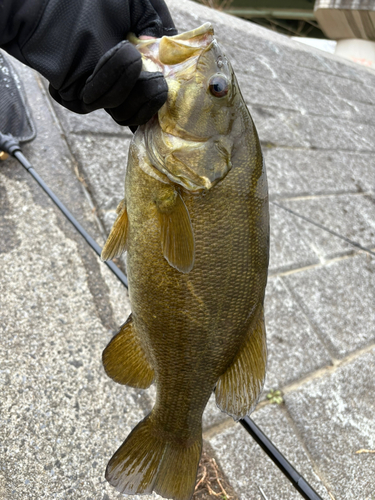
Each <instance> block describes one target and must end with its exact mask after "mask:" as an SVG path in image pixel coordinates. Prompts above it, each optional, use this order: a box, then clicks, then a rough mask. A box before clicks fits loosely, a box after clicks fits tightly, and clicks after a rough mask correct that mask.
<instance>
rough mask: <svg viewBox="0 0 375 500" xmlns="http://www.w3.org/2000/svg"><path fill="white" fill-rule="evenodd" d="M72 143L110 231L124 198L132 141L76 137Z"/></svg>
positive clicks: (86, 181)
mask: <svg viewBox="0 0 375 500" xmlns="http://www.w3.org/2000/svg"><path fill="white" fill-rule="evenodd" d="M69 141H70V145H71V149H72V152H73V154H74V156H75V158H76V160H77V161H78V163H79V165H80V171H81V173H82V174H83V177H84V180H85V183H86V184H87V186H88V189H89V191H90V193H91V195H92V198H93V200H94V203H95V206H96V207H97V211H98V214H99V216H100V218H101V220H102V221H103V222H104V223H105V227H106V229H107V231H109V230H110V229H111V227H112V223H113V221H114V219H115V217H116V212H115V211H116V207H117V205H118V204H119V203H120V201H121V200H122V199H123V197H124V189H125V187H124V186H125V172H126V165H127V163H128V150H129V144H130V138H129V137H127V136H126V137H125V136H124V137H101V138H100V140H98V138H97V137H96V136H93V135H85V136H77V135H72V136H71V137H70V139H69Z"/></svg>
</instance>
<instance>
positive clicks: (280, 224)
mask: <svg viewBox="0 0 375 500" xmlns="http://www.w3.org/2000/svg"><path fill="white" fill-rule="evenodd" d="M301 226H302V224H301V222H300V220H298V218H297V217H293V216H291V214H289V213H287V212H286V211H285V210H282V209H281V208H279V207H277V206H275V205H273V204H270V264H269V274H271V275H272V274H276V273H279V272H283V271H288V270H290V269H296V268H300V267H305V266H309V265H312V264H315V263H318V262H319V258H318V256H317V254H316V252H314V250H313V248H312V247H311V245H310V244H309V241H308V240H307V239H306V238H305V237H303V236H302V235H301Z"/></svg>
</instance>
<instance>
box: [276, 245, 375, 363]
mask: <svg viewBox="0 0 375 500" xmlns="http://www.w3.org/2000/svg"><path fill="white" fill-rule="evenodd" d="M374 270H375V259H374V258H373V257H371V256H370V255H368V254H360V255H356V256H354V257H349V258H342V259H339V260H337V261H332V262H331V263H329V264H328V265H325V266H318V267H315V268H312V269H306V270H304V271H301V272H298V273H293V274H290V275H289V276H285V277H284V278H283V280H284V282H286V284H287V286H288V288H289V290H291V291H292V293H293V295H294V296H295V297H296V298H297V301H298V303H299V304H300V306H301V307H302V309H303V310H304V312H305V314H306V315H307V316H308V318H309V320H310V321H311V322H312V324H313V326H314V328H315V329H318V331H320V335H321V338H323V339H324V341H325V343H326V345H328V347H329V349H330V352H331V354H332V355H333V356H334V357H337V358H342V357H344V356H347V355H348V354H350V353H352V352H354V351H356V350H358V349H361V348H363V347H366V346H368V345H371V344H372V343H373V342H374V340H375V300H374V289H375V273H374Z"/></svg>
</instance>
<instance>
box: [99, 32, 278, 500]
mask: <svg viewBox="0 0 375 500" xmlns="http://www.w3.org/2000/svg"><path fill="white" fill-rule="evenodd" d="M213 35H214V33H213V29H212V26H211V25H210V24H209V23H206V24H205V25H203V26H201V27H200V28H197V29H196V30H192V31H190V32H187V33H182V34H179V35H176V36H173V37H163V38H161V39H153V40H135V42H136V43H137V48H138V50H139V51H140V52H141V54H142V58H143V65H144V69H145V70H146V71H162V72H163V74H164V76H165V78H166V81H167V83H168V99H167V102H166V103H165V104H164V106H163V107H162V108H161V109H160V110H159V112H158V115H157V116H154V117H153V118H152V119H151V120H150V121H149V122H148V123H147V124H146V125H143V126H141V127H139V128H138V130H137V131H136V133H135V135H134V138H133V140H132V143H131V146H130V150H129V161H128V166H127V171H126V180H125V198H124V200H123V201H122V202H121V203H120V205H119V207H118V209H117V212H118V217H117V220H116V221H115V223H114V225H113V228H112V230H111V233H110V235H109V237H108V240H107V243H106V245H105V247H104V249H103V253H102V258H103V259H104V260H106V259H110V258H113V257H115V256H118V255H120V254H121V253H122V252H123V251H124V250H125V249H126V250H127V271H128V280H129V297H130V303H131V309H132V314H131V315H130V317H129V318H128V320H127V321H126V323H125V324H124V325H123V326H122V327H121V330H120V331H119V333H118V334H117V335H116V336H115V337H114V338H113V339H112V340H111V342H110V343H109V344H108V346H107V347H106V349H105V350H104V352H103V364H104V368H105V370H106V373H107V374H108V375H109V376H110V377H111V378H112V379H113V380H115V381H116V382H118V383H120V384H126V385H130V386H132V387H138V388H146V387H148V386H149V385H150V384H151V383H152V382H153V381H155V383H156V389H157V396H156V402H155V406H154V408H153V409H152V411H151V413H150V414H149V415H148V416H147V417H146V418H145V419H144V420H142V421H141V422H140V423H139V424H138V425H137V426H136V427H135V428H134V429H133V431H132V432H131V433H130V435H129V436H128V438H127V439H126V440H125V442H124V443H123V445H122V446H121V447H120V448H119V449H118V450H117V451H116V453H115V454H114V455H113V457H112V458H111V460H110V461H109V463H108V466H107V470H106V478H107V480H108V481H109V482H110V484H111V485H113V486H114V487H115V488H116V489H117V490H118V491H120V492H121V493H127V494H137V493H138V494H146V493H151V492H152V491H155V492H156V493H158V494H160V495H162V496H163V497H165V498H174V499H175V500H189V499H190V498H191V496H192V495H193V492H194V486H195V481H196V475H197V469H198V463H199V459H200V456H201V449H202V414H203V411H204V408H205V406H206V404H207V402H208V400H209V398H210V395H211V393H212V391H215V397H216V402H217V405H218V406H219V408H220V409H221V410H222V411H224V412H226V413H228V414H229V415H231V416H232V417H233V418H234V419H236V420H238V419H239V418H241V417H244V416H245V415H247V414H249V413H250V412H251V411H252V409H253V408H254V406H255V404H256V402H257V400H258V398H259V395H260V393H261V390H262V387H263V382H264V377H265V366H266V339H265V327H264V316H263V301H264V292H265V287H266V282H267V268H268V248H269V215H268V192H267V180H266V173H265V167H264V162H263V157H262V152H261V148H260V144H259V140H258V135H257V132H256V129H255V127H254V124H253V122H252V119H251V117H250V114H249V111H248V109H247V107H246V104H245V102H244V100H243V97H242V95H241V92H240V89H239V87H238V83H237V80H236V78H235V75H234V73H233V70H232V68H231V65H230V63H229V61H228V60H227V58H226V57H225V55H224V53H223V51H222V49H221V48H220V46H219V45H218V43H217V41H216V40H215V39H214V36H213Z"/></svg>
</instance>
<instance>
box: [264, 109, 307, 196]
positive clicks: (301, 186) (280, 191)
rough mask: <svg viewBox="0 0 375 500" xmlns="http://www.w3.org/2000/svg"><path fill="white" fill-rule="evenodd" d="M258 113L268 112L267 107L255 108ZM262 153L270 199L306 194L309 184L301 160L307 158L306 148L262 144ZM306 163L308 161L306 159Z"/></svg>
mask: <svg viewBox="0 0 375 500" xmlns="http://www.w3.org/2000/svg"><path fill="white" fill-rule="evenodd" d="M257 111H258V112H259V114H262V113H264V114H265V115H266V116H267V114H268V110H267V109H259V110H257ZM262 149H263V155H264V160H265V163H266V169H267V180H268V192H269V196H270V199H271V200H272V199H274V198H275V197H281V196H288V195H289V196H297V195H299V194H307V193H308V192H309V186H308V185H307V183H306V181H305V179H304V177H303V171H304V168H301V161H302V160H303V159H304V158H306V157H307V158H308V156H309V154H311V151H309V150H307V149H301V150H299V149H287V148H278V147H266V146H263V148H262ZM307 163H308V164H309V163H310V162H309V161H308V160H307Z"/></svg>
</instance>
